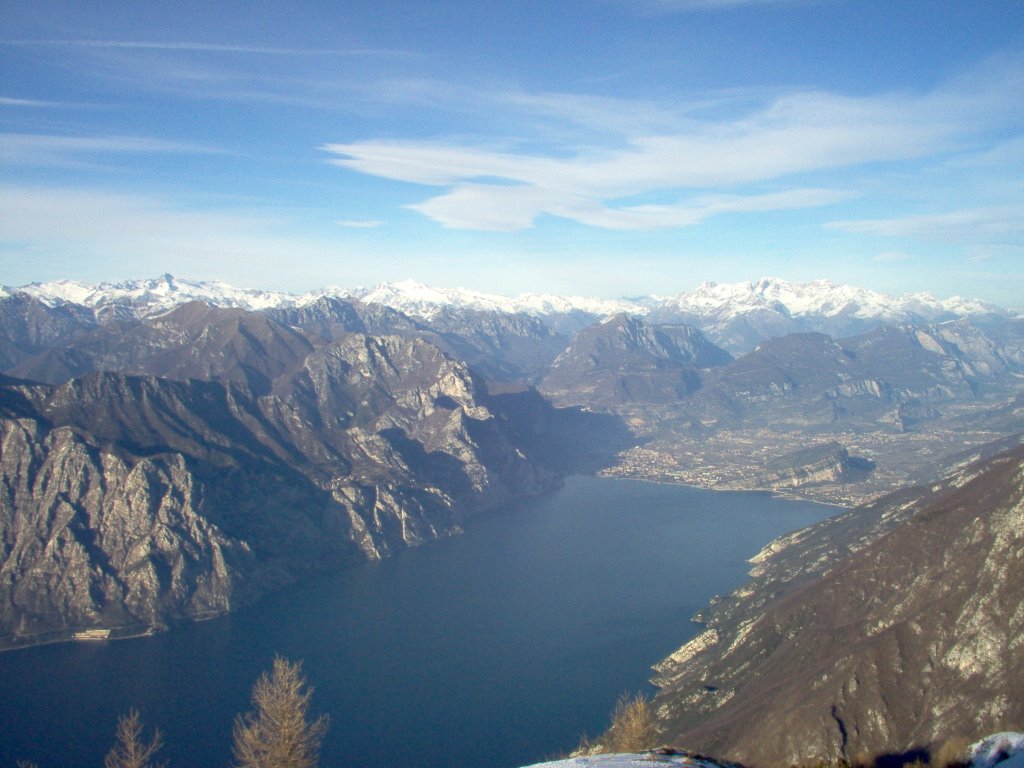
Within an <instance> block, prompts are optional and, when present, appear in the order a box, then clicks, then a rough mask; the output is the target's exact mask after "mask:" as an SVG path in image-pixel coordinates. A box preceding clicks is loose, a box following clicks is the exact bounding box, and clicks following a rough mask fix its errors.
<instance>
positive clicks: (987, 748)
mask: <svg viewBox="0 0 1024 768" xmlns="http://www.w3.org/2000/svg"><path fill="white" fill-rule="evenodd" d="M970 755H971V764H970V768H1024V733H1018V732H1015V731H1006V732H1004V733H996V734H993V735H991V736H988V737H987V738H984V739H982V740H981V741H979V742H977V743H976V744H972V745H971V748H970ZM658 766H688V767H689V768H729V767H730V766H733V764H732V763H724V762H723V763H719V762H717V761H715V760H712V759H711V758H709V757H703V756H698V755H694V754H690V753H686V752H679V753H678V754H672V753H671V752H661V751H654V752H645V753H642V754H617V755H591V756H588V757H570V758H566V759H564V760H554V761H552V762H548V763H535V764H533V765H528V766H524V768H657V767H658Z"/></svg>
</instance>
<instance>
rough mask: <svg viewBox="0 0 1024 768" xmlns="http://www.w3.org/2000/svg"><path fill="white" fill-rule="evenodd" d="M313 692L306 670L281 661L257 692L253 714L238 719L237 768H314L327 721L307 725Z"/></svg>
mask: <svg viewBox="0 0 1024 768" xmlns="http://www.w3.org/2000/svg"><path fill="white" fill-rule="evenodd" d="M312 695H313V689H312V688H310V687H309V686H307V685H306V680H305V678H304V677H303V676H302V664H301V663H295V664H292V663H291V662H289V661H288V660H287V659H283V658H281V657H280V656H278V657H277V658H275V659H274V667H273V670H272V671H271V672H270V673H267V672H264V673H263V674H262V675H260V678H259V680H257V681H256V684H255V685H254V686H253V688H252V704H253V707H254V711H253V712H249V713H247V714H245V715H244V716H243V715H239V716H238V717H236V718H235V727H234V739H235V743H234V749H233V752H234V756H235V764H236V765H237V766H238V768H315V767H316V765H317V763H318V762H319V755H320V742H321V741H322V740H323V737H324V733H325V732H326V731H327V716H326V715H322V716H321V717H319V718H317V719H316V721H315V722H312V723H310V722H307V720H306V716H307V713H308V711H309V699H310V697H311V696H312Z"/></svg>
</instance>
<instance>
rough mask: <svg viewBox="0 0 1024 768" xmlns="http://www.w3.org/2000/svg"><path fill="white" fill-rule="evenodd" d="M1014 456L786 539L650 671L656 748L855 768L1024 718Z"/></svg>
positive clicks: (1019, 505) (1023, 486) (1021, 451)
mask: <svg viewBox="0 0 1024 768" xmlns="http://www.w3.org/2000/svg"><path fill="white" fill-rule="evenodd" d="M1022 552H1024V447H1022V446H1021V445H1019V441H1018V445H1017V447H1015V448H1013V449H1011V450H1010V451H1008V452H1005V453H1002V454H999V455H998V456H996V457H994V458H990V459H985V460H983V461H981V462H980V463H975V464H972V465H970V466H968V467H966V468H962V469H960V470H959V471H957V472H956V473H955V474H953V475H952V476H950V477H949V478H948V479H947V480H946V481H944V482H942V483H936V484H933V485H931V486H929V487H927V488H921V489H917V490H914V491H905V492H901V493H899V494H895V495H893V496H890V497H887V498H885V499H883V500H881V501H879V502H876V503H875V504H873V505H871V506H868V507H864V508H859V509H856V510H853V511H850V512H847V513H844V514H842V515H840V516H838V517H836V518H833V519H832V520H829V521H826V522H824V523H821V524H819V525H817V526H814V527H812V528H810V529H806V530H804V531H801V532H798V533H796V534H793V535H790V536H789V537H784V538H783V539H781V540H779V541H778V542H775V543H773V544H772V545H770V546H769V547H768V548H767V549H766V550H765V551H764V552H763V553H761V555H759V556H758V557H757V558H755V561H754V563H755V569H754V571H753V572H752V575H753V576H754V580H753V582H751V583H750V584H749V585H747V586H746V587H743V588H741V589H740V590H738V591H737V592H736V593H734V594H733V595H731V596H729V597H728V598H726V599H725V600H724V601H722V602H720V603H719V604H718V605H716V606H714V607H713V608H712V609H711V610H710V611H709V612H708V614H707V615H706V616H703V617H701V618H703V619H704V620H705V621H706V622H707V624H708V628H707V629H706V631H705V632H704V633H703V634H701V635H699V636H698V637H697V638H696V639H695V640H694V641H691V642H690V643H689V644H687V645H686V646H684V647H683V648H681V649H680V651H678V652H677V653H676V654H674V655H673V656H672V657H670V658H668V659H666V660H665V661H664V662H662V663H661V664H660V665H659V666H658V667H657V670H658V677H657V680H656V682H657V683H658V685H659V686H660V688H661V691H660V692H659V694H658V696H657V698H656V700H655V704H656V707H657V712H658V718H659V723H660V728H661V733H662V736H663V737H664V738H665V740H668V741H672V742H674V743H678V744H680V745H682V746H685V747H687V748H690V749H697V750H700V751H703V752H707V753H710V754H716V755H719V756H721V757H724V758H728V759H731V760H737V761H740V762H744V763H748V764H754V765H776V764H781V765H793V764H796V765H802V764H811V763H818V762H820V761H823V760H824V761H827V762H831V761H835V760H846V761H850V762H853V761H855V760H858V759H863V758H865V757H870V756H876V755H879V754H887V753H904V752H907V751H910V750H913V749H922V750H925V751H927V750H928V749H930V748H933V747H935V746H936V745H937V744H938V743H940V742H941V741H943V740H944V739H946V738H948V737H950V736H954V735H956V736H963V737H967V738H980V737H981V736H983V735H985V734H986V733H991V732H993V731H998V730H1003V729H1006V728H1009V727H1012V726H1014V725H1015V724H1018V723H1020V722H1022V721H1024V701H1022V700H1021V698H1020V697H1019V696H1016V695H1014V693H1013V692H1015V691H1017V690H1020V689H1021V688H1022V687H1024V663H1022V659H1024V653H1022V650H1024V646H1022V645H1021V642H1022V641H1021V638H1022V637H1024V614H1022V612H1021V609H1020V608H1021V605H1022V604H1024V592H1022V590H1024V558H1022V556H1021V553H1022Z"/></svg>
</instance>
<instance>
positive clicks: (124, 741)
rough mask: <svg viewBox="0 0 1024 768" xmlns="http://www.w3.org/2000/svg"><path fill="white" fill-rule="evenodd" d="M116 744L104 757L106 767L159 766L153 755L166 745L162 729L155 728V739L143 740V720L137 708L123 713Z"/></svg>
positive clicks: (136, 767) (115, 737) (148, 767)
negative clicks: (154, 761) (125, 713)
mask: <svg viewBox="0 0 1024 768" xmlns="http://www.w3.org/2000/svg"><path fill="white" fill-rule="evenodd" d="M114 739H115V740H114V746H113V747H111V748H110V751H109V752H108V753H107V756H106V757H105V758H104V759H103V765H104V766H105V768H157V766H156V764H154V763H152V762H151V760H152V757H153V755H155V754H156V753H157V752H158V751H159V749H160V747H162V746H163V745H164V739H163V736H161V735H160V731H159V730H156V729H154V731H153V740H152V741H150V742H149V743H148V744H146V743H145V742H144V741H143V740H142V720H141V719H140V717H139V713H138V711H136V710H134V709H133V710H131V711H130V712H129V713H128V714H127V715H122V716H121V718H120V719H119V720H118V721H117V733H116V734H115V735H114Z"/></svg>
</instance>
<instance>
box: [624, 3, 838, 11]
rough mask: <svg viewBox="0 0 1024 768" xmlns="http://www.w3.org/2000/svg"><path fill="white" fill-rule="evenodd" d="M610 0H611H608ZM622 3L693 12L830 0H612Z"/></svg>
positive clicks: (662, 9) (650, 9)
mask: <svg viewBox="0 0 1024 768" xmlns="http://www.w3.org/2000/svg"><path fill="white" fill-rule="evenodd" d="M606 1H609V0H606ZM610 1H611V2H617V3H618V4H620V5H625V6H628V7H630V8H635V9H637V10H639V11H642V12H644V13H652V14H658V13H692V12H698V11H720V10H727V9H732V8H742V7H746V6H780V7H786V6H795V5H809V4H817V3H821V2H829V0H610Z"/></svg>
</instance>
